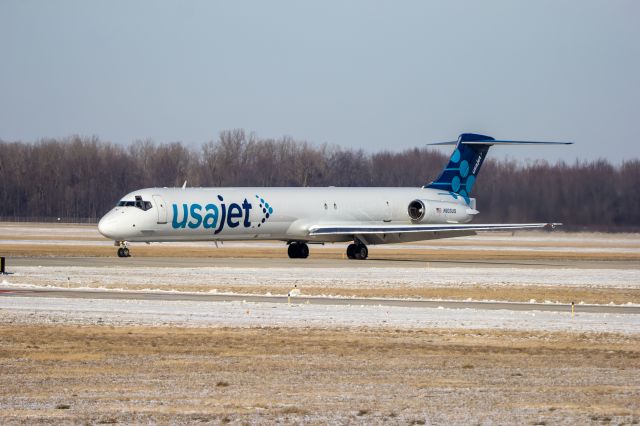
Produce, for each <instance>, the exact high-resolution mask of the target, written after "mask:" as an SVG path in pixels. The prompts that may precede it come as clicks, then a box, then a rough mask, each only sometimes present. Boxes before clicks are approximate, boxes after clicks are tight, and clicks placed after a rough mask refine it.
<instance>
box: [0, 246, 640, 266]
mask: <svg viewBox="0 0 640 426" xmlns="http://www.w3.org/2000/svg"><path fill="white" fill-rule="evenodd" d="M0 253H3V255H5V256H9V257H26V256H92V257H115V256H116V248H115V247H108V246H90V245H87V246H78V245H73V244H72V245H68V246H65V245H60V244H51V245H49V244H0ZM132 253H133V254H134V256H136V257H202V258H228V257H246V258H281V259H283V258H286V257H287V251H286V248H285V245H284V243H283V245H282V247H264V246H255V247H251V246H245V247H240V248H238V247H224V246H221V247H219V248H215V247H213V246H212V247H198V246H180V248H179V250H178V249H176V246H173V245H171V244H170V243H168V244H163V245H133V246H132ZM311 256H313V257H314V258H318V259H344V258H345V256H346V255H345V252H344V248H343V247H341V246H340V247H335V248H334V247H325V248H323V249H322V250H314V247H313V246H312V247H311ZM369 258H370V259H372V260H376V259H378V260H418V261H425V262H427V261H449V260H451V259H456V260H457V261H477V260H483V261H487V260H493V261H495V260H504V261H516V260H524V261H530V260H539V261H545V260H556V261H558V260H581V261H640V250H638V251H637V252H627V253H619V252H613V253H607V252H593V253H590V252H588V253H584V252H570V251H551V250H550V251H531V250H526V249H525V250H523V249H518V250H514V249H511V248H508V247H505V249H504V250H458V249H452V250H447V249H446V248H444V249H443V248H437V249H430V248H429V247H428V246H425V248H424V249H423V248H420V249H415V248H410V249H409V248H406V249H402V250H399V249H397V248H395V249H394V248H385V247H384V246H376V247H370V250H369Z"/></svg>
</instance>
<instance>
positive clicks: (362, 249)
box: [347, 242, 369, 260]
mask: <svg viewBox="0 0 640 426" xmlns="http://www.w3.org/2000/svg"><path fill="white" fill-rule="evenodd" d="M347 257H348V258H349V259H358V260H365V259H366V258H367V257H369V249H367V246H365V245H364V244H362V243H360V242H357V243H354V244H349V246H348V247H347Z"/></svg>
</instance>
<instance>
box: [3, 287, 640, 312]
mask: <svg viewBox="0 0 640 426" xmlns="http://www.w3.org/2000/svg"><path fill="white" fill-rule="evenodd" d="M0 297H54V298H70V299H117V300H163V301H190V302H250V303H289V298H288V297H287V296H258V295H236V294H234V295H225V294H199V293H168V292H166V293H160V292H138V291H135V292H134V291H106V290H84V289H81V290H78V289H45V288H43V289H40V288H38V289H35V288H34V289H28V290H26V289H15V288H11V287H0ZM291 301H292V302H293V303H297V304H300V303H302V304H307V303H308V304H312V305H333V306H336V305H338V306H344V305H356V306H397V307H405V308H440V307H442V308H445V309H478V310H510V311H546V312H570V311H571V305H566V304H544V303H517V302H474V301H442V300H415V299H413V300H412V299H402V300H400V299H380V298H338V297H331V298H328V297H305V296H300V297H293V298H291ZM576 310H577V311H579V312H584V313H608V314H640V306H612V305H577V306H576Z"/></svg>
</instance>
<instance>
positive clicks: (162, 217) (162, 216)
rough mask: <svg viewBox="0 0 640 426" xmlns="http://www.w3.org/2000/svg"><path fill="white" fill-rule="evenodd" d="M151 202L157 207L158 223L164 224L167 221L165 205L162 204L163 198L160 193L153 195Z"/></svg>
mask: <svg viewBox="0 0 640 426" xmlns="http://www.w3.org/2000/svg"><path fill="white" fill-rule="evenodd" d="M153 202H154V204H155V205H156V208H157V209H158V223H159V224H164V223H167V207H166V206H165V204H164V200H163V199H162V197H161V196H160V195H154V196H153Z"/></svg>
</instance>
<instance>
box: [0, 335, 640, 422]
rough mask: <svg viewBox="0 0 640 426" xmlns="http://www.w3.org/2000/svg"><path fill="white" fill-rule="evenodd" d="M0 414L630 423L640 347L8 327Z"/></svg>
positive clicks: (1, 354)
mask: <svg viewBox="0 0 640 426" xmlns="http://www.w3.org/2000/svg"><path fill="white" fill-rule="evenodd" d="M221 383H224V384H223V385H221ZM67 405H68V406H69V408H68V409H62V408H57V407H62V406H67ZM0 406H2V407H3V409H2V410H1V411H0V423H3V424H6V423H11V422H16V423H46V422H51V421H54V419H55V421H58V422H60V421H69V420H71V421H73V422H77V423H84V422H90V423H99V422H106V423H114V422H119V423H132V422H136V423H140V422H143V423H147V422H161V423H164V422H167V421H169V420H171V422H173V423H193V422H201V421H214V422H226V421H231V422H244V421H257V422H272V421H274V419H276V418H279V419H284V420H288V421H289V422H300V421H312V422H314V421H316V422H317V421H319V422H325V421H326V422H332V421H335V420H336V419H342V420H346V421H349V419H350V421H360V420H361V421H367V422H382V421H393V422H396V423H404V424H407V423H410V422H413V421H418V422H420V421H427V422H436V423H451V422H455V423H467V422H469V421H482V419H484V421H485V422H486V421H487V420H489V419H491V420H493V421H494V422H496V423H505V422H509V423H514V422H515V423H520V424H526V423H533V422H540V421H544V422H547V424H550V423H557V422H558V421H559V420H563V421H569V423H585V422H591V421H595V420H593V419H594V418H597V419H603V418H611V419H612V420H614V421H616V422H618V423H620V422H621V421H625V422H631V421H633V420H634V419H635V420H638V419H640V418H639V417H638V410H640V342H639V341H638V339H637V338H633V337H625V336H620V335H613V334H605V335H590V334H566V333H526V332H503V331H462V330H423V331H406V330H372V329H360V330H353V329H350V330H340V329H332V330H319V329H279V328H269V329H184V328H182V329H179V328H147V327H137V328H111V327H95V326H91V327H75V326H22V327H20V328H18V327H13V326H0ZM634 416H635V417H634ZM358 419H360V420H358ZM365 419H366V420H365ZM598 421H600V420H598Z"/></svg>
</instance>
